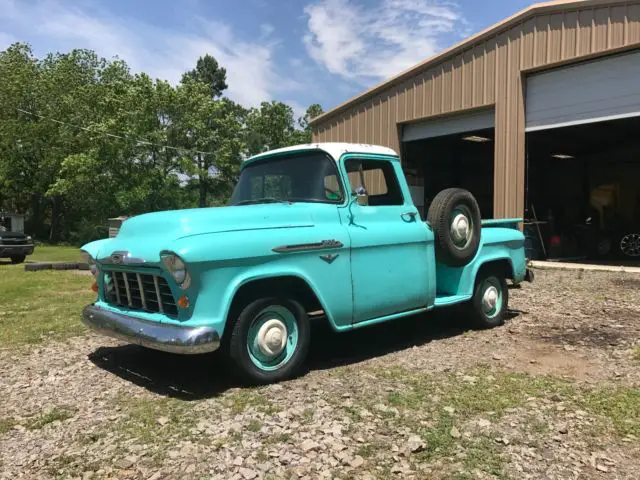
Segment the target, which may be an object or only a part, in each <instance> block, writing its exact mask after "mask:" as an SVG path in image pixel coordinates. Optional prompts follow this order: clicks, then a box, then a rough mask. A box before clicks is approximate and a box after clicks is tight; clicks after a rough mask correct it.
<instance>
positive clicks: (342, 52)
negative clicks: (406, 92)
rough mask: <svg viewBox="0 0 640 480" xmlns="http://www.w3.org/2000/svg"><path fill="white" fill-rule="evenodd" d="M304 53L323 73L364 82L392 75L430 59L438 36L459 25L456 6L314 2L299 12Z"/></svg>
mask: <svg viewBox="0 0 640 480" xmlns="http://www.w3.org/2000/svg"><path fill="white" fill-rule="evenodd" d="M305 14H306V15H307V17H308V32H307V34H306V35H305V36H304V43H305V46H306V48H307V51H308V52H309V55H310V56H311V57H312V58H313V59H314V60H315V61H316V62H317V63H318V64H320V65H322V66H324V67H325V68H326V69H327V70H328V71H329V72H331V73H333V74H338V75H340V76H342V77H344V78H347V79H351V80H356V81H360V82H367V81H369V80H371V79H380V78H386V77H389V76H392V75H394V74H397V73H399V72H401V71H402V70H405V69H407V68H409V67H411V66H412V65H415V64H416V63H418V62H420V61H421V60H424V59H425V58H427V57H429V56H431V55H433V54H434V53H435V52H437V51H438V50H439V48H440V46H439V40H440V39H441V37H442V36H443V35H446V34H451V33H454V32H456V31H457V30H458V29H460V28H462V27H463V26H464V25H465V21H464V19H463V18H462V16H461V14H460V13H459V10H458V7H457V5H456V4H453V3H451V2H449V1H441V0H379V3H378V4H377V5H376V6H375V7H366V8H365V7H363V6H360V5H356V4H355V3H353V2H352V1H350V0H320V1H318V2H316V3H313V4H310V5H308V6H307V7H306V8H305Z"/></svg>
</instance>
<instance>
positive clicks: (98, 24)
mask: <svg viewBox="0 0 640 480" xmlns="http://www.w3.org/2000/svg"><path fill="white" fill-rule="evenodd" d="M84 5H86V4H84ZM0 21H2V22H4V23H5V24H6V25H8V26H9V27H7V28H5V29H4V30H9V32H3V31H2V29H0V46H1V45H2V43H3V42H4V41H8V40H13V38H14V37H18V38H20V40H22V41H28V42H30V43H34V44H35V45H36V46H37V43H38V42H35V41H34V40H36V39H37V40H40V41H42V43H44V44H45V45H46V48H47V50H61V51H65V50H68V49H71V48H90V49H92V50H95V51H96V52H98V54H100V55H103V56H106V57H114V56H117V57H119V58H122V59H124V60H126V61H127V63H128V64H129V65H130V67H131V68H132V70H133V71H144V72H146V73H148V74H149V75H151V76H152V77H157V78H162V79H166V80H169V81H171V82H173V83H176V82H178V81H179V80H180V78H181V76H182V74H183V73H184V72H185V71H187V70H189V69H191V68H193V67H194V65H195V63H196V60H197V59H198V57H199V56H201V55H204V54H206V53H209V54H211V55H213V56H214V57H215V58H216V59H217V60H218V62H219V63H220V64H221V65H222V66H223V67H225V68H226V69H227V83H228V84H229V89H228V90H227V91H226V94H227V95H228V96H229V97H230V98H232V99H233V100H235V101H237V102H239V103H241V104H243V105H245V106H255V105H258V104H259V103H260V102H261V101H264V100H269V99H272V98H273V97H274V96H276V95H282V94H287V93H290V92H294V91H299V90H300V88H301V85H300V84H299V83H298V82H297V81H295V80H292V79H290V78H288V77H285V76H282V75H280V74H279V72H278V71H277V70H276V67H275V65H274V59H273V53H274V48H275V46H276V45H277V42H275V41H274V42H272V43H268V42H265V41H264V38H263V39H262V40H258V39H256V41H251V40H245V39H242V38H239V37H238V36H237V34H236V33H235V32H234V31H233V30H232V29H231V28H230V27H229V26H228V25H226V24H223V23H220V22H212V21H208V20H205V19H202V18H197V17H193V18H191V19H190V21H189V22H188V26H187V27H185V28H184V29H183V30H182V31H176V30H168V29H164V28H160V27H157V26H154V25H151V24H148V23H144V22H141V21H138V20H135V19H132V18H126V17H115V16H113V15H112V14H110V13H108V12H106V11H105V10H103V9H100V7H95V6H94V7H93V9H92V10H89V9H88V7H87V8H85V9H80V8H78V7H74V6H71V5H68V4H67V3H66V2H62V0H58V1H56V0H40V1H38V2H36V3H32V2H29V5H27V2H24V3H23V2H16V1H13V0H0ZM34 26H37V28H34ZM261 31H262V33H263V35H265V36H268V35H270V34H271V33H272V31H273V27H272V26H270V25H267V24H265V25H263V27H262V29H261ZM38 53H40V54H41V53H46V52H38Z"/></svg>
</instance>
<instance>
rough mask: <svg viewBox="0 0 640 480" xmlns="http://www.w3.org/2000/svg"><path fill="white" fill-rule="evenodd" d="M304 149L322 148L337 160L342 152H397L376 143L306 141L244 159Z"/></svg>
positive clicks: (388, 153)
mask: <svg viewBox="0 0 640 480" xmlns="http://www.w3.org/2000/svg"><path fill="white" fill-rule="evenodd" d="M304 150H322V151H324V152H327V153H328V154H329V155H330V156H331V157H333V159H334V160H338V159H339V158H340V157H341V156H342V154H343V153H370V154H377V155H394V156H398V154H397V153H396V152H395V151H394V150H392V149H391V148H388V147H380V146H378V145H365V144H362V143H338V142H323V143H308V144H305V145H293V146H291V147H284V148H278V149H275V150H269V151H268V152H263V153H260V154H258V155H254V156H253V157H250V158H247V159H246V160H245V161H250V160H255V159H257V158H261V157H264V156H266V155H269V156H270V155H273V154H277V153H285V152H298V151H304Z"/></svg>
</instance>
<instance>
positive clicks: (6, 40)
mask: <svg viewBox="0 0 640 480" xmlns="http://www.w3.org/2000/svg"><path fill="white" fill-rule="evenodd" d="M15 41H16V39H15V38H14V37H13V36H12V35H9V34H8V33H4V32H0V52H1V51H3V50H5V49H6V48H7V47H8V46H9V45H11V44H12V43H14V42H15Z"/></svg>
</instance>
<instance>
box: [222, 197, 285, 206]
mask: <svg viewBox="0 0 640 480" xmlns="http://www.w3.org/2000/svg"><path fill="white" fill-rule="evenodd" d="M258 203H287V204H291V203H293V202H292V201H290V200H280V199H278V198H273V197H264V198H255V199H252V200H241V201H239V202H238V203H234V204H233V205H234V206H238V205H255V204H258Z"/></svg>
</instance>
